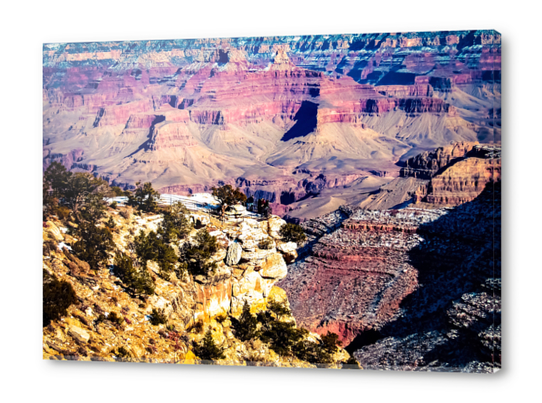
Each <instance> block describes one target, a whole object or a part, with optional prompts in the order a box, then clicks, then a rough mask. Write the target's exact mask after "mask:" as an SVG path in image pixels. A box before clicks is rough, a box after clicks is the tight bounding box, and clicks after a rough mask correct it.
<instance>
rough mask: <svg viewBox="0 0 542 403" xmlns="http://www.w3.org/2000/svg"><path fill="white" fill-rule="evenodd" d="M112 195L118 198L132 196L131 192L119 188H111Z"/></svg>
mask: <svg viewBox="0 0 542 403" xmlns="http://www.w3.org/2000/svg"><path fill="white" fill-rule="evenodd" d="M111 193H112V194H113V195H115V196H117V197H120V196H129V195H130V192H128V191H127V190H122V189H121V188H120V187H118V186H111Z"/></svg>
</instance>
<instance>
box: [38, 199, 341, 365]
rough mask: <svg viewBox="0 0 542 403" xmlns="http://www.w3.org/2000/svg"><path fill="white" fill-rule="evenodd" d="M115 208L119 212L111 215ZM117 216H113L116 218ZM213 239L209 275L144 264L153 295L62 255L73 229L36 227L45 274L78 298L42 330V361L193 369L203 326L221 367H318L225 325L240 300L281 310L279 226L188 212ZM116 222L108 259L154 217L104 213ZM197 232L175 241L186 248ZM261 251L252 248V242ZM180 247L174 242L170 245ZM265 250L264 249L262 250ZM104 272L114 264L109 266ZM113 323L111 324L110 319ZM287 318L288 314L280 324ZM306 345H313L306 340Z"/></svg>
mask: <svg viewBox="0 0 542 403" xmlns="http://www.w3.org/2000/svg"><path fill="white" fill-rule="evenodd" d="M119 210H120V211H119ZM119 212H120V213H121V214H119ZM191 214H192V215H193V216H194V218H195V219H199V220H200V221H202V222H203V223H204V224H205V223H206V224H205V225H206V226H205V230H206V231H208V232H209V233H210V234H211V235H212V236H216V237H217V239H218V242H219V245H220V248H219V251H218V252H217V253H216V254H215V255H213V256H212V257H211V260H212V261H215V262H216V263H217V267H216V269H215V270H213V271H212V272H211V273H210V274H209V275H197V276H193V275H191V274H188V273H187V272H184V274H183V275H180V278H179V277H177V276H176V275H175V274H172V275H171V276H170V277H169V278H168V279H164V277H163V276H161V275H160V270H159V267H158V265H157V264H156V263H155V262H153V261H150V262H149V263H148V267H147V270H149V273H150V274H151V276H152V278H153V281H154V283H155V285H156V289H155V293H154V294H153V295H152V296H145V295H135V294H133V293H132V292H130V290H129V289H128V287H127V286H126V284H124V283H123V281H121V279H120V278H119V277H117V276H116V275H114V274H113V273H114V271H112V270H110V269H99V270H92V269H91V268H90V266H89V265H88V263H86V262H84V261H82V260H80V259H78V258H77V257H76V256H75V255H74V254H73V253H70V251H69V250H70V249H71V248H70V246H69V245H73V244H74V243H75V242H76V239H75V238H74V237H73V236H72V235H70V230H69V228H70V226H72V227H73V226H74V225H75V224H71V223H68V226H67V227H65V226H64V225H66V224H65V222H61V221H59V220H57V219H54V218H53V219H51V220H50V221H47V222H45V223H44V228H43V234H44V261H43V268H44V276H45V279H47V278H51V277H52V276H55V277H56V278H58V279H60V280H64V281H67V282H68V283H69V284H71V285H72V286H73V288H74V290H75V293H76V295H77V301H76V303H75V304H74V305H72V306H71V307H70V308H69V309H68V314H67V315H66V316H64V317H62V318H60V319H59V320H54V321H52V322H51V323H50V324H49V325H48V326H46V327H44V335H43V356H44V358H45V359H76V360H95V361H96V360H97V361H119V360H129V361H140V362H167V363H198V362H201V360H200V357H197V356H196V355H195V353H194V346H195V345H197V344H198V343H200V342H201V340H202V339H203V337H204V333H205V331H206V330H207V329H211V331H212V337H213V340H214V342H215V343H216V344H217V345H219V346H221V347H222V348H224V354H225V358H224V359H220V360H217V361H216V362H217V363H218V364H223V365H268V366H295V367H314V366H315V365H316V364H318V363H309V362H306V361H301V360H300V359H298V358H295V357H287V356H282V355H279V354H277V353H276V352H275V351H274V350H273V349H272V348H270V346H269V345H268V344H266V343H263V342H262V341H261V340H259V339H257V338H254V339H253V340H249V341H246V342H243V341H241V340H239V339H238V338H236V337H235V336H234V330H233V327H232V321H233V320H234V319H235V318H238V317H239V315H240V314H241V313H242V310H243V306H244V304H245V303H247V304H248V305H249V306H250V309H251V311H252V312H254V313H256V312H260V311H263V310H265V309H267V306H268V304H269V303H270V302H272V301H274V302H283V303H285V304H286V305H288V299H287V296H286V294H285V293H284V291H283V290H282V289H280V288H278V287H277V286H276V285H275V284H276V282H277V281H278V280H280V279H281V278H284V277H285V276H286V274H287V266H286V261H285V259H286V260H287V261H288V262H291V261H292V260H294V259H295V258H296V256H297V254H296V247H297V246H296V244H295V243H285V242H282V241H281V239H280V236H279V234H278V231H279V229H280V227H281V225H282V224H284V221H283V220H281V219H280V218H278V217H275V216H272V217H271V218H270V219H268V220H264V221H259V222H258V221H256V220H251V219H245V220H244V221H242V222H241V223H221V222H219V221H216V220H214V219H211V220H212V221H213V222H210V221H209V217H208V216H206V215H202V214H199V213H197V212H193V213H191ZM109 217H111V218H112V220H113V221H114V223H115V227H114V230H113V235H114V242H115V244H116V247H117V253H120V252H125V253H127V254H130V253H131V252H130V248H129V244H130V243H132V242H134V235H137V233H138V232H139V231H140V230H142V231H144V232H149V231H154V230H156V229H157V225H158V224H159V223H160V221H161V219H162V218H161V215H160V214H158V215H136V214H134V213H133V211H132V210H131V208H129V207H118V208H117V209H116V210H113V209H109V211H108V213H107V217H105V219H104V221H106V220H108V219H109ZM195 233H196V230H193V231H192V233H191V234H190V236H189V238H188V239H187V240H185V241H184V242H190V239H191V237H193V236H194V234H195ZM263 240H268V241H267V243H269V245H268V246H266V248H265V249H261V248H260V247H259V246H261V242H262V241H263ZM180 246H181V245H180V244H179V245H178V247H180ZM269 246H270V247H269ZM110 267H113V266H110ZM153 309H163V310H164V311H163V312H164V314H165V315H166V323H164V324H159V325H153V324H151V322H150V321H149V318H150V315H151V313H152V311H153ZM112 318H113V319H112ZM280 320H281V321H283V322H293V323H294V324H295V320H294V319H293V317H291V316H290V315H289V314H285V315H283V316H282V318H281V319H280ZM305 337H306V338H307V340H310V341H318V340H319V338H318V336H317V335H314V334H309V333H308V334H307V335H306V336H305ZM348 357H349V356H348V353H346V352H345V351H344V350H342V349H338V350H337V352H336V353H335V355H334V358H333V362H334V363H335V364H331V365H327V366H328V367H331V368H339V367H340V366H341V364H340V363H341V362H344V361H346V360H347V359H348Z"/></svg>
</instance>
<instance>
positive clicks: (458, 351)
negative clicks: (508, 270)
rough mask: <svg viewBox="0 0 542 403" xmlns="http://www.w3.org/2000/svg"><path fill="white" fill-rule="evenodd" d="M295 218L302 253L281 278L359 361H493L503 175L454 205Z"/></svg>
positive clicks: (410, 366) (441, 365) (495, 364)
mask: <svg viewBox="0 0 542 403" xmlns="http://www.w3.org/2000/svg"><path fill="white" fill-rule="evenodd" d="M337 214H339V215H337ZM302 225H303V226H304V228H305V229H306V231H307V232H308V233H309V234H311V237H310V239H311V240H310V242H309V244H308V245H307V249H306V251H305V253H304V254H302V257H304V258H303V259H301V260H300V261H298V262H297V263H295V264H294V265H292V266H291V267H290V268H289V274H288V276H287V277H286V278H285V279H284V280H282V281H281V282H279V285H280V287H282V288H284V290H285V291H286V293H287V294H288V298H289V300H290V301H291V306H292V311H293V314H294V316H295V318H296V320H297V321H298V323H301V324H303V325H305V326H307V327H308V328H310V329H311V330H312V331H315V332H318V333H324V332H326V331H327V330H329V329H331V330H333V331H334V332H337V333H338V334H339V335H340V337H341V340H343V342H344V344H345V345H347V350H348V351H351V352H355V353H354V355H355V357H356V359H358V360H359V362H360V363H361V365H362V366H363V367H364V368H369V369H377V370H382V369H395V370H398V369H400V370H440V371H465V372H493V371H496V370H498V369H499V368H500V312H501V311H500V309H501V308H500V304H501V300H500V182H496V183H489V184H488V185H486V187H485V189H484V190H483V191H482V192H481V193H480V194H479V195H477V196H476V197H475V198H474V200H473V201H470V202H466V203H464V204H461V205H460V206H458V207H455V208H448V209H435V208H434V206H433V208H432V209H423V208H417V207H416V206H414V207H412V208H410V207H407V208H404V209H401V210H387V211H370V210H365V209H353V208H343V209H342V210H341V211H340V212H336V213H333V214H330V215H328V216H324V217H320V218H319V219H316V220H311V221H308V222H305V223H303V224H302ZM339 226H340V227H339ZM313 229H316V230H313ZM305 256H306V257H305Z"/></svg>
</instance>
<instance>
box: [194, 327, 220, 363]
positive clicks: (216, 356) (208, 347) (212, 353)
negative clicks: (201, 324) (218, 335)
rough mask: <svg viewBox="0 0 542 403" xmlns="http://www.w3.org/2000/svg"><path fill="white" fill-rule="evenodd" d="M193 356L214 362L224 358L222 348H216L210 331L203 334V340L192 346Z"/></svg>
mask: <svg viewBox="0 0 542 403" xmlns="http://www.w3.org/2000/svg"><path fill="white" fill-rule="evenodd" d="M194 354H196V356H198V357H199V358H201V359H202V360H205V361H214V360H220V359H224V358H226V356H225V355H224V348H223V347H220V346H218V345H217V344H216V343H215V341H214V340H213V335H212V333H211V329H208V330H207V331H206V332H205V336H204V337H203V340H202V341H201V343H199V344H195V346H194Z"/></svg>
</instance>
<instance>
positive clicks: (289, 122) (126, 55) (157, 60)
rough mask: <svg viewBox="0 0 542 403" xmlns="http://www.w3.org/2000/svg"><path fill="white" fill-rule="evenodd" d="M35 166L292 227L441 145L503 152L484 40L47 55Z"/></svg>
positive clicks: (313, 40) (57, 50)
mask: <svg viewBox="0 0 542 403" xmlns="http://www.w3.org/2000/svg"><path fill="white" fill-rule="evenodd" d="M43 77H44V80H43V102H44V115H43V125H44V138H43V141H44V143H43V151H44V157H43V161H44V167H45V168H46V167H47V166H48V165H49V164H50V163H51V162H52V161H60V162H62V163H63V164H64V165H65V166H66V167H67V168H68V169H71V170H84V171H90V172H93V173H94V174H95V175H98V176H101V177H103V178H105V179H107V180H108V181H109V182H110V183H111V184H112V185H117V186H121V187H123V188H126V189H131V188H133V187H134V184H135V182H137V181H142V182H145V181H150V182H152V183H153V184H154V185H155V186H156V187H157V188H159V189H160V191H161V192H162V193H177V194H190V193H197V192H203V191H209V189H210V188H211V187H212V186H216V185H220V184H224V183H229V184H232V185H236V186H239V187H240V188H241V189H242V190H243V191H244V192H245V193H246V194H247V195H254V196H256V197H258V198H260V197H263V198H266V199H268V200H269V201H270V202H272V203H274V207H275V211H276V212H277V213H279V214H280V215H283V216H284V215H288V217H289V218H290V219H292V220H294V221H295V220H304V219H306V218H314V217H316V216H318V215H321V214H325V213H329V212H331V211H333V210H335V209H336V208H337V207H338V206H339V205H340V204H352V203H354V204H359V203H361V202H362V201H363V199H360V198H359V197H353V196H352V194H366V193H370V192H372V191H374V190H377V189H378V188H379V187H380V186H382V185H384V184H386V183H387V182H390V181H392V180H393V179H395V178H397V177H399V175H400V171H401V169H402V164H403V163H404V161H406V160H407V159H408V158H410V157H412V156H415V155H417V154H418V153H420V152H423V151H427V150H431V149H434V148H436V147H440V146H447V145H449V144H450V142H464V141H466V142H475V141H479V142H480V143H483V144H498V143H499V142H500V35H499V34H498V33H496V32H494V31H458V32H426V33H423V32H422V33H405V34H360V35H320V36H299V37H265V38H225V39H194V40H177V41H174V40H172V41H149V42H147V41H140V42H139V41H127V42H100V43H71V44H45V45H44V70H43Z"/></svg>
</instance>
